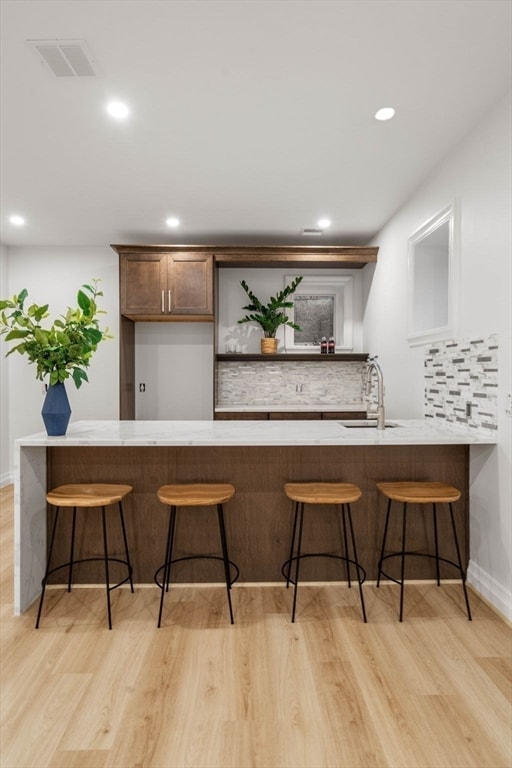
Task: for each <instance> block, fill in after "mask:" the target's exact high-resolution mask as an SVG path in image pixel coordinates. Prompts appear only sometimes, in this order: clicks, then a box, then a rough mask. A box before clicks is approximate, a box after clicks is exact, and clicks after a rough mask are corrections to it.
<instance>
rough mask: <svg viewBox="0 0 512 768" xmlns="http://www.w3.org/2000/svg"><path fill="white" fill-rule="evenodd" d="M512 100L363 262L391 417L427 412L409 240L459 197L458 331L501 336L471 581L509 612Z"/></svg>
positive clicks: (373, 347) (369, 325) (477, 492)
mask: <svg viewBox="0 0 512 768" xmlns="http://www.w3.org/2000/svg"><path fill="white" fill-rule="evenodd" d="M510 118H511V98H510V94H509V95H508V96H507V97H506V98H505V99H504V100H503V101H502V102H500V103H499V104H498V105H496V107H495V109H494V110H493V112H492V113H491V114H489V116H488V117H487V119H486V120H485V121H484V122H483V123H481V124H480V125H478V126H476V128H474V130H472V131H471V133H470V134H468V136H467V137H466V139H465V141H463V142H462V143H461V144H459V145H458V146H457V147H456V148H454V150H453V152H452V154H451V155H450V156H448V157H447V158H446V159H445V162H444V163H443V164H442V166H440V167H439V168H438V169H437V170H435V171H434V172H433V173H432V175H431V176H430V177H429V179H427V180H426V181H425V183H424V184H423V186H422V187H421V188H420V189H418V190H417V191H416V193H415V194H414V195H413V196H412V197H411V200H410V201H409V202H408V203H407V204H406V205H405V206H404V207H403V208H402V209H401V210H400V211H399V212H398V213H397V214H396V215H395V217H394V218H393V219H392V220H391V221H390V222H389V223H388V224H387V226H386V227H384V229H383V230H382V231H381V232H379V234H378V235H377V236H376V237H375V244H377V245H379V246H380V249H379V259H378V263H377V265H375V266H373V265H371V266H367V267H366V268H365V276H364V280H365V299H366V309H365V318H364V335H365V345H366V347H367V348H368V349H369V350H370V351H372V352H373V351H376V352H378V354H379V356H380V362H381V364H382V367H383V369H384V374H385V381H386V405H387V416H389V417H395V418H399V417H402V418H414V417H421V416H422V415H423V402H424V387H423V358H424V353H425V347H422V346H420V347H416V348H410V347H409V346H408V344H407V341H406V335H407V240H408V238H409V237H410V235H411V234H412V233H413V232H415V230H417V229H418V228H419V227H420V226H421V225H422V224H424V223H425V222H426V221H427V220H428V219H430V218H431V217H432V216H433V215H435V214H436V213H437V212H439V211H441V210H442V209H443V208H444V207H445V206H446V205H447V204H448V203H449V202H450V201H451V200H453V199H455V200H456V201H457V203H458V206H459V210H460V215H461V221H460V224H461V229H460V245H461V248H460V286H459V288H460V290H459V318H458V331H457V334H456V335H457V337H458V338H460V339H464V338H475V337H477V338H478V337H482V336H483V337H486V336H489V335H491V334H492V333H497V334H498V340H499V348H500V351H499V399H498V446H497V447H496V448H493V449H489V448H479V449H478V448H476V449H475V448H472V449H471V470H470V493H471V521H470V542H471V545H470V546H471V564H470V569H469V579H470V580H471V581H472V582H473V583H474V584H475V586H477V588H478V589H479V590H480V591H481V592H482V594H484V596H486V597H487V598H488V599H489V600H491V602H493V604H494V605H495V606H496V607H497V608H498V609H499V610H501V611H502V612H504V613H505V614H506V615H507V616H509V617H512V594H511V574H512V567H511V561H512V526H511V518H512V515H511V506H512V502H511V499H512V488H511V464H512V436H511V433H512V421H511V418H510V411H509V412H508V413H507V395H508V394H509V393H510V392H511V391H512V382H511V350H512V344H511V329H512V315H511V305H512V302H511V285H512V276H511V252H512V235H511V218H510V214H511V211H512V187H511V178H512V162H511V142H510V137H511V119H510Z"/></svg>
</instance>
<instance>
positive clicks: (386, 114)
mask: <svg viewBox="0 0 512 768" xmlns="http://www.w3.org/2000/svg"><path fill="white" fill-rule="evenodd" d="M394 116H395V110H394V109H393V107H382V108H381V109H379V110H377V112H376V113H375V119H376V120H391V118H392V117H394Z"/></svg>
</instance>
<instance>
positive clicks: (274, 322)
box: [238, 276, 302, 339]
mask: <svg viewBox="0 0 512 768" xmlns="http://www.w3.org/2000/svg"><path fill="white" fill-rule="evenodd" d="M301 280H302V276H300V277H296V278H295V279H294V280H293V281H292V282H291V283H290V285H287V286H286V288H284V289H283V290H282V291H279V293H277V294H276V295H275V296H271V297H270V300H269V301H268V303H267V304H263V303H262V302H261V301H260V300H259V299H258V297H257V296H255V295H254V293H253V292H252V291H251V289H250V288H249V286H248V285H247V283H246V282H245V280H242V282H241V283H240V285H241V286H242V288H243V289H244V291H245V292H246V294H247V296H248V297H249V299H250V301H251V303H250V304H247V305H246V306H245V307H242V309H246V310H247V311H248V312H250V314H248V315H245V317H243V318H242V319H241V320H239V321H238V322H239V323H258V325H260V326H261V328H262V329H263V334H264V336H265V338H267V339H273V338H275V335H276V332H277V329H278V328H279V326H280V325H289V326H290V328H294V329H295V330H296V331H300V330H302V329H301V327H300V326H299V325H297V323H294V322H293V321H292V320H290V318H289V317H288V315H287V313H286V310H287V309H290V308H291V307H293V301H289V296H291V295H292V294H293V293H295V291H296V289H297V287H298V285H299V283H300V282H301Z"/></svg>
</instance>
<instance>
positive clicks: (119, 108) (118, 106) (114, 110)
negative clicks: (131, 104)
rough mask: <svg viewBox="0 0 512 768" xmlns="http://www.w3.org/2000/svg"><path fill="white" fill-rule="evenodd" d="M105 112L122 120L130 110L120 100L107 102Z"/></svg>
mask: <svg viewBox="0 0 512 768" xmlns="http://www.w3.org/2000/svg"><path fill="white" fill-rule="evenodd" d="M107 112H108V113H109V115H110V116H111V117H115V118H116V120H124V119H125V118H127V117H128V115H129V114H130V110H129V109H128V107H127V106H126V104H123V102H122V101H110V102H109V103H108V104H107Z"/></svg>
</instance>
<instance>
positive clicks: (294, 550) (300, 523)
mask: <svg viewBox="0 0 512 768" xmlns="http://www.w3.org/2000/svg"><path fill="white" fill-rule="evenodd" d="M305 505H306V504H305V502H302V501H296V502H295V507H294V515H293V526H292V537H291V544H290V553H289V557H288V560H287V561H286V562H285V563H284V564H283V566H282V569H281V572H282V574H283V576H284V577H285V578H286V586H287V587H289V585H290V583H292V584H293V585H294V590H293V603H292V619H291V620H292V623H293V622H295V615H296V611H297V593H298V588H299V577H300V562H301V560H302V559H303V558H305V557H331V558H335V559H338V560H344V561H345V568H346V578H347V584H348V586H349V587H351V576H350V566H351V564H353V565H355V567H356V571H357V582H358V586H359V597H360V599H361V610H362V614H363V619H364V621H365V622H366V608H365V604H364V597H363V588H362V584H363V581H364V580H365V578H366V574H365V572H364V569H363V567H362V566H361V565H360V564H359V559H358V556H357V546H356V540H355V535H354V526H353V523H352V511H351V509H350V504H348V503H347V504H343V503H342V504H339V505H338V504H337V505H336V506H337V507H339V514H340V518H341V530H342V532H341V533H340V535H342V536H343V542H342V550H341V551H342V552H343V553H344V554H332V553H328V552H323V553H320V552H319V553H314V554H313V553H312V554H303V552H302V535H303V530H304V512H305ZM347 517H348V530H349V532H350V540H351V545H352V554H353V559H351V558H350V553H349V545H348V532H347ZM293 561H295V574H294V577H293V578H292V563H293ZM361 574H363V575H361Z"/></svg>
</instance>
